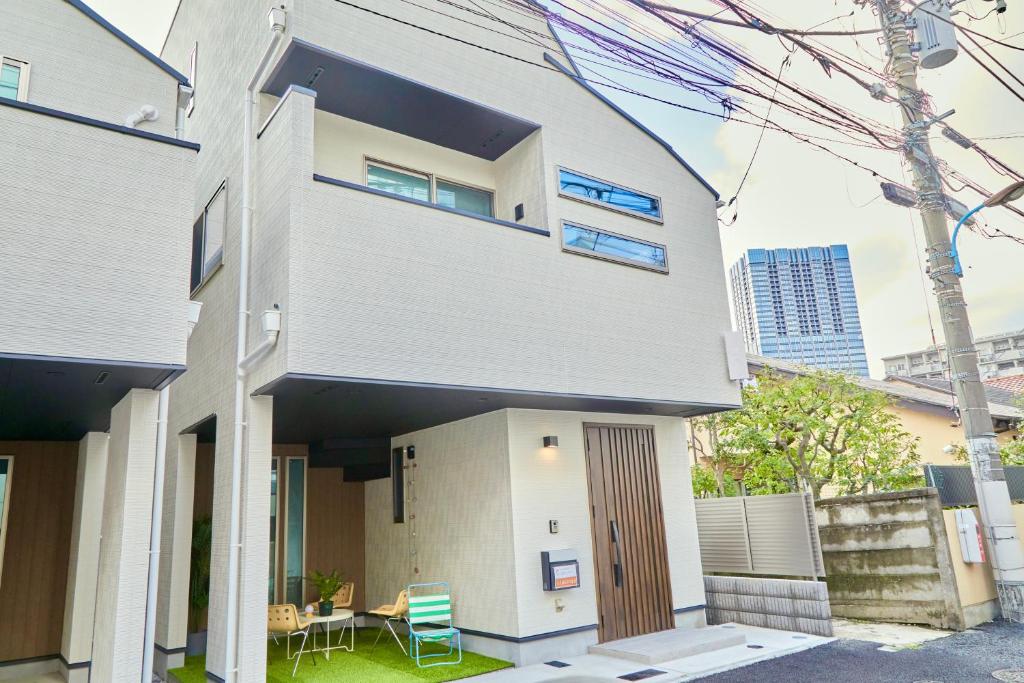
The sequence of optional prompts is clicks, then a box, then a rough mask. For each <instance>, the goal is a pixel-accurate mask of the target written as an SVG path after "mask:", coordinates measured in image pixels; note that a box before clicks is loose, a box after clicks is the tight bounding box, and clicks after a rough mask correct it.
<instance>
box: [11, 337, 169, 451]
mask: <svg viewBox="0 0 1024 683" xmlns="http://www.w3.org/2000/svg"><path fill="white" fill-rule="evenodd" d="M182 370H183V369H182V368H180V367H174V366H161V365H151V364H138V363H135V364H133V363H118V362H114V361H102V360H78V359H69V358H50V357H43V356H27V355H21V356H19V355H0V441H21V440H23V441H77V440H79V439H81V438H82V437H83V436H85V434H86V432H105V431H108V430H109V429H110V410H111V408H113V407H114V406H115V405H116V404H117V402H118V401H120V400H121V399H122V398H124V396H125V394H127V393H128V391H129V390H130V389H133V388H146V389H156V388H159V387H161V386H163V385H164V384H165V383H166V382H167V381H168V380H170V379H171V378H173V377H174V376H176V375H177V374H180V373H181V372H182Z"/></svg>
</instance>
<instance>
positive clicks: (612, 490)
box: [584, 424, 674, 642]
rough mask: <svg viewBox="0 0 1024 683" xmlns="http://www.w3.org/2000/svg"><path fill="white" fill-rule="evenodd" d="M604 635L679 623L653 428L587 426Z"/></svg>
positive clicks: (632, 633) (614, 636)
mask: <svg viewBox="0 0 1024 683" xmlns="http://www.w3.org/2000/svg"><path fill="white" fill-rule="evenodd" d="M584 429H585V434H586V449H587V471H588V475H589V479H590V502H591V511H592V515H593V520H592V521H593V535H594V558H595V559H594V563H595V571H596V584H597V585H596V588H597V602H598V614H599V617H600V625H599V634H598V637H599V640H600V641H601V642H607V641H609V640H618V639H620V638H628V637H631V636H637V635H642V634H645V633H653V632H655V631H663V630H666V629H670V628H672V627H673V626H674V622H673V617H672V591H671V585H670V579H669V570H668V549H667V547H666V544H665V520H664V514H663V510H662V504H661V484H660V481H659V478H658V460H657V453H656V451H655V446H654V428H653V427H650V426H639V425H595V424H587V425H585V427H584Z"/></svg>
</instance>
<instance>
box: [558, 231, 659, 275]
mask: <svg viewBox="0 0 1024 683" xmlns="http://www.w3.org/2000/svg"><path fill="white" fill-rule="evenodd" d="M562 248H563V249H564V250H565V251H568V252H572V253H574V254H581V255H583V256H593V257H595V258H600V259H605V260H606V261H615V262H617V263H623V264H626V265H630V266H637V267H638V268H647V269H648V270H657V271H659V272H663V273H667V272H668V256H667V254H666V253H665V247H664V245H661V244H655V243H653V242H645V241H643V240H638V239H634V238H632V237H625V236H623V235H616V234H615V233H611V232H605V231H603V230H597V229H595V228H588V227H585V226H582V225H575V224H573V223H563V224H562Z"/></svg>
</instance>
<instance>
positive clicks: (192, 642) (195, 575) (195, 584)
mask: <svg viewBox="0 0 1024 683" xmlns="http://www.w3.org/2000/svg"><path fill="white" fill-rule="evenodd" d="M212 538H213V520H212V519H211V518H210V517H200V518H199V519H196V520H194V521H193V522H192V561H191V567H190V569H189V586H188V639H187V641H186V647H185V650H186V654H188V655H189V656H194V655H199V654H203V653H204V652H206V629H205V628H203V626H204V624H203V621H204V619H203V616H204V614H205V612H206V608H207V607H209V606H210V548H211V545H210V543H211V540H212Z"/></svg>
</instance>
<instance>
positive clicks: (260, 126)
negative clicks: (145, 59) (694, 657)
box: [156, 0, 739, 681]
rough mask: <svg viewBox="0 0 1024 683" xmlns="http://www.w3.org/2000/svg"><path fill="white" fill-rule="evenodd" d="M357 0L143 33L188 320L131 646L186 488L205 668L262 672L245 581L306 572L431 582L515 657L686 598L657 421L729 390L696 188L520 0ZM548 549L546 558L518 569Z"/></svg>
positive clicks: (228, 15) (388, 593)
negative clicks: (160, 508)
mask: <svg viewBox="0 0 1024 683" xmlns="http://www.w3.org/2000/svg"><path fill="white" fill-rule="evenodd" d="M360 7H361V8H362V9H361V8H360ZM360 7H355V6H349V5H346V4H342V3H337V2H333V1H332V0H300V1H298V2H294V3H289V4H288V5H287V7H285V8H283V9H282V8H280V7H279V3H271V2H265V1H262V0H260V1H258V2H257V1H253V0H225V1H223V2H218V3H209V2H200V1H198V0H184V1H183V2H182V3H181V5H180V7H179V9H178V12H177V15H176V17H175V20H174V23H173V25H172V27H171V30H170V34H169V36H168V39H167V43H166V45H165V48H164V50H163V53H162V57H163V58H164V59H165V60H167V61H168V62H169V63H171V64H174V65H177V67H178V68H179V69H182V70H188V71H189V72H190V76H191V77H192V79H193V80H192V83H193V85H194V87H195V95H194V100H193V103H192V107H191V112H190V114H189V116H188V117H187V119H186V121H185V132H186V135H187V136H188V137H189V139H194V140H197V141H199V142H200V143H201V144H202V145H203V153H202V154H201V155H200V158H199V160H198V166H197V174H196V175H197V198H196V201H195V205H194V207H193V212H192V215H193V218H194V229H193V249H192V253H193V261H192V266H193V267H192V271H191V272H192V281H191V285H192V292H193V299H194V300H196V301H200V302H202V304H203V317H202V320H201V321H200V323H199V324H198V325H197V326H196V328H195V331H194V334H193V335H192V336H191V338H190V339H189V348H188V367H189V372H188V373H186V374H185V375H184V376H182V377H181V378H180V379H179V380H177V381H176V382H175V384H174V386H173V387H172V389H171V400H170V413H169V422H168V433H169V434H170V435H171V436H170V438H169V439H168V445H167V478H166V488H165V497H164V515H163V519H162V531H163V534H162V537H163V540H164V544H163V547H162V554H161V571H160V591H159V610H158V623H157V630H156V649H157V652H158V668H164V667H169V666H174V665H176V664H179V663H180V662H181V659H182V657H183V656H184V649H185V646H186V643H187V641H188V638H187V636H188V633H189V630H190V625H189V622H190V618H189V609H188V594H189V550H190V543H191V531H192V526H193V523H194V521H195V520H197V519H201V518H205V517H207V516H208V517H209V518H210V519H211V520H212V528H213V540H212V550H211V584H210V605H209V609H208V610H207V612H206V614H205V615H203V616H202V617H201V620H202V621H205V625H206V629H207V631H206V632H207V637H206V669H207V677H208V678H209V679H210V680H232V681H234V680H238V681H262V680H264V678H265V666H266V630H265V621H264V614H265V610H266V606H267V604H268V602H271V603H294V604H297V605H299V606H300V607H301V606H302V605H304V604H306V603H308V602H310V601H312V599H313V597H314V596H313V595H312V594H311V592H310V588H309V586H307V585H306V584H305V583H304V581H303V577H304V576H306V575H308V574H309V573H310V572H311V571H313V570H321V571H331V570H334V569H337V570H338V571H340V572H341V573H342V574H344V575H345V576H346V577H347V578H349V579H351V580H352V581H354V582H355V583H356V590H355V598H354V602H353V609H355V610H356V611H357V612H362V611H364V610H366V609H368V608H373V607H375V606H377V605H380V604H384V603H391V602H393V601H394V599H395V596H396V595H397V593H398V592H399V591H400V590H401V589H403V588H405V587H406V586H407V585H409V584H411V583H417V582H422V581H433V580H443V581H448V582H449V583H450V584H451V590H452V595H453V600H454V612H455V623H456V625H457V626H459V627H460V628H461V629H463V633H464V634H465V637H464V644H465V646H466V647H467V648H468V649H471V650H476V651H478V652H482V653H485V654H492V655H496V656H499V657H503V658H506V659H510V660H512V661H515V662H516V663H531V662H536V661H544V660H545V659H549V658H551V657H553V656H554V655H556V654H557V655H563V656H569V655H572V654H577V653H582V652H584V651H585V649H586V647H587V646H588V645H590V644H593V643H596V642H598V641H606V640H614V639H617V638H621V637H626V636H629V635H635V634H638V633H644V632H649V631H654V630H660V629H666V628H672V627H674V626H676V625H700V624H702V623H703V604H704V595H703V587H702V575H701V569H700V559H699V553H698V545H697V538H696V530H695V526H694V519H693V503H692V499H691V496H690V483H689V472H688V459H687V457H686V440H685V437H684V432H683V419H684V417H686V416H687V415H694V414H701V413H704V412H708V411H713V410H721V409H727V408H729V407H734V406H736V405H737V404H738V401H739V392H738V386H737V383H736V381H735V380H734V379H731V378H730V377H729V372H728V370H727V358H726V351H725V345H724V343H723V334H724V333H727V332H728V331H729V329H730V321H729V311H728V303H727V295H726V285H725V278H724V274H723V273H722V269H721V268H720V266H719V265H718V264H719V263H720V262H721V251H720V244H719V238H718V233H717V227H716V226H717V223H716V218H715V201H716V199H717V195H716V194H715V192H714V190H713V189H712V188H711V187H710V186H708V185H707V183H706V182H705V181H704V180H702V179H701V178H700V177H699V176H698V175H697V174H696V173H695V172H694V171H693V170H692V169H691V168H690V167H689V166H688V165H686V163H685V162H684V161H683V159H682V158H681V157H680V156H679V155H678V154H677V153H676V152H675V151H673V150H672V149H671V148H670V147H669V146H668V145H667V144H666V143H664V142H663V141H661V140H660V139H658V138H656V137H655V136H654V135H653V134H652V133H650V132H649V131H647V130H646V129H644V128H643V127H642V126H641V125H639V124H638V123H637V122H635V121H634V120H632V119H631V118H629V117H628V116H627V115H626V114H625V113H624V112H622V111H621V110H619V109H617V108H616V107H615V106H613V105H612V104H611V103H609V102H608V101H606V100H604V98H603V97H602V96H601V95H600V94H599V93H597V92H596V91H594V90H592V89H591V88H590V86H589V85H588V84H587V83H586V82H585V81H584V80H583V79H581V78H580V76H579V75H578V73H577V72H576V71H575V69H574V66H573V64H572V62H571V61H570V60H569V59H568V58H567V56H566V55H565V53H564V52H563V51H562V49H561V46H560V44H559V42H558V40H557V38H556V37H555V36H554V34H553V33H552V32H551V30H550V27H549V26H548V24H547V22H546V21H545V19H544V17H543V16H542V15H541V14H540V13H539V12H537V11H536V9H535V8H531V7H529V6H528V5H523V6H522V7H520V6H518V5H517V6H497V5H496V6H494V7H492V8H489V10H488V12H487V13H482V14H479V15H478V14H474V15H472V16H463V17H454V18H453V17H451V16H448V15H447V13H438V12H431V11H429V10H427V9H423V8H418V7H416V6H415V5H410V4H402V5H401V6H399V5H397V4H396V3H391V2H383V1H377V2H373V1H371V2H363V3H360ZM492 13H493V16H492ZM268 19H269V21H268ZM193 65H194V69H193ZM247 88H250V89H251V92H252V97H251V98H247V97H245V93H246V91H247ZM247 100H250V101H251V104H248V103H247ZM250 121H251V124H250ZM240 310H241V311H243V314H242V315H241V321H242V324H241V327H239V318H240V316H239V311H240ZM239 329H241V330H242V335H241V340H242V343H241V344H239V334H238V330H239ZM548 437H553V438H548ZM556 443H557V445H555V444H556ZM616 468H618V469H616ZM627 488H629V490H627ZM630 515H632V516H630ZM268 522H269V523H268ZM648 525H649V526H648ZM613 526H615V527H617V528H618V530H619V541H620V542H619V548H618V550H619V556H621V557H625V559H623V560H616V557H617V556H616V549H615V547H614V545H615V543H614V540H613V539H612V537H611V532H610V531H609V530H610V529H611V528H612V527H613ZM556 550H557V551H563V552H564V553H565V554H566V555H567V556H571V557H574V558H575V559H576V560H577V561H578V567H579V573H578V576H579V587H578V588H572V589H568V590H563V591H557V592H552V591H545V590H544V587H543V582H542V580H541V553H542V552H545V551H556ZM623 563H625V564H623ZM616 565H618V566H617V567H616ZM624 566H625V570H624V571H623V567H624ZM643 576H647V577H649V578H647V579H644V578H641V577H643ZM616 577H617V578H616ZM651 596H655V597H654V598H652V597H651ZM195 616H196V615H195V614H193V617H195ZM191 621H192V622H193V628H195V623H196V619H195V618H193V619H191Z"/></svg>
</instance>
